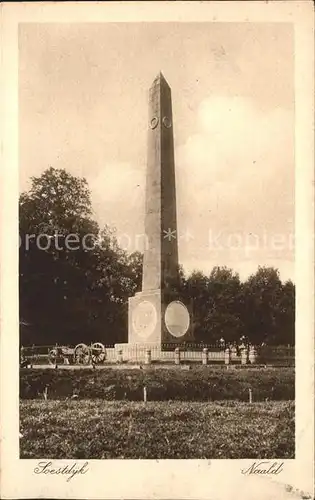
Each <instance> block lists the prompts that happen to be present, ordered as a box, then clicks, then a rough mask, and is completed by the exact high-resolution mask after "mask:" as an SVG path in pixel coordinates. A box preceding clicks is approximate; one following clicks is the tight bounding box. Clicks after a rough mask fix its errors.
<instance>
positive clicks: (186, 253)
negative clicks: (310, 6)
mask: <svg viewBox="0 0 315 500" xmlns="http://www.w3.org/2000/svg"><path fill="white" fill-rule="evenodd" d="M293 54H294V50H293V32H292V28H291V26H290V25H288V24H284V23H283V24H280V23H274V24H267V23H259V24H257V23H245V22H244V23H171V22H167V23H99V24H98V23H90V24H66V23H63V24H57V23H56V24H44V23H41V24H22V25H20V30H19V156H20V191H25V190H27V189H28V188H29V187H30V181H29V179H30V177H31V176H39V175H41V173H42V172H43V171H44V170H45V169H47V168H49V167H50V166H52V167H54V168H65V169H66V170H67V171H69V172H70V173H71V174H73V175H76V176H83V177H85V178H86V179H87V181H88V183H89V186H90V189H91V195H92V204H93V210H94V218H95V219H96V220H97V221H98V222H99V224H100V225H101V226H102V225H104V224H109V225H110V226H112V227H115V228H116V231H117V233H116V234H117V237H118V241H120V243H121V245H122V246H123V247H125V248H126V249H127V250H128V251H130V252H131V251H133V250H135V249H139V250H142V248H141V243H142V242H143V239H142V238H141V235H142V234H143V231H144V229H143V228H144V191H145V169H146V152H147V126H148V120H147V118H148V89H149V87H150V86H151V84H152V82H153V80H154V78H155V76H156V75H157V73H158V72H159V71H162V72H163V74H164V76H165V78H166V80H167V81H168V83H169V85H170V87H171V89H172V102H173V123H174V143H175V165H176V188H177V216H178V235H179V240H178V242H179V259H180V262H181V264H182V265H183V267H184V269H185V271H186V272H188V273H189V272H191V271H192V270H196V269H198V270H201V271H203V272H205V273H207V274H208V273H209V272H210V271H211V269H212V268H213V267H214V266H217V265H219V266H228V267H231V268H232V269H233V270H235V271H237V272H239V274H240V276H241V278H242V279H246V277H247V276H248V275H250V274H251V273H253V272H255V271H256V270H257V267H258V266H259V265H261V266H273V267H276V268H278V269H279V271H280V276H281V279H282V280H287V279H293V280H294V58H293Z"/></svg>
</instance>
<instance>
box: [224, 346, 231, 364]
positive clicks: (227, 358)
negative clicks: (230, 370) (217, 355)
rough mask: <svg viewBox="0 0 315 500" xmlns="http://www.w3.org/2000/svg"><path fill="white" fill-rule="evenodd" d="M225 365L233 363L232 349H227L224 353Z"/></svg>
mask: <svg viewBox="0 0 315 500" xmlns="http://www.w3.org/2000/svg"><path fill="white" fill-rule="evenodd" d="M224 363H225V364H226V365H229V364H230V363H231V349H230V348H229V347H227V348H226V349H225V351H224Z"/></svg>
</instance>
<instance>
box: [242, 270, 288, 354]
mask: <svg viewBox="0 0 315 500" xmlns="http://www.w3.org/2000/svg"><path fill="white" fill-rule="evenodd" d="M244 293H245V307H244V323H245V326H246V336H247V337H248V339H249V340H250V341H251V342H252V343H253V344H261V343H266V344H273V343H277V342H278V339H279V338H280V337H279V330H280V329H281V326H280V325H281V307H280V305H281V301H283V286H282V283H281V280H280V277H279V271H278V270H277V269H274V268H272V267H259V268H258V270H257V272H256V273H255V274H252V275H251V276H250V277H249V278H248V279H247V281H246V282H245V283H244ZM283 306H284V304H283ZM282 314H283V313H282ZM282 338H283V337H282Z"/></svg>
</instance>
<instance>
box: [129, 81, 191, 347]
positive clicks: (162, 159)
mask: <svg viewBox="0 0 315 500" xmlns="http://www.w3.org/2000/svg"><path fill="white" fill-rule="evenodd" d="M145 234H146V248H145V251H144V261H143V279H142V291H141V292H139V293H136V295H135V296H134V297H131V298H130V299H129V311H128V316H129V317H128V344H145V345H146V344H152V343H154V344H158V345H161V344H162V343H172V344H173V343H182V342H183V341H186V340H190V339H191V333H192V332H191V321H190V314H189V311H188V309H187V307H186V306H185V305H184V303H183V301H182V300H180V297H179V293H178V285H179V268H178V234H177V221H176V185H175V162H174V136H173V117H172V98H171V89H170V87H169V85H168V83H167V82H166V80H165V78H164V76H163V75H162V73H159V74H158V76H157V77H156V78H155V80H154V81H153V84H152V86H151V88H150V90H149V120H148V151H147V174H146V196H145Z"/></svg>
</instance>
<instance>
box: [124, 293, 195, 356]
mask: <svg viewBox="0 0 315 500" xmlns="http://www.w3.org/2000/svg"><path fill="white" fill-rule="evenodd" d="M175 297H176V296H175V295H174V294H173V295H172V297H166V296H165V294H164V293H162V292H161V290H149V291H148V290H146V291H143V292H139V293H136V295H135V296H134V297H131V298H129V311H128V318H129V320H128V343H130V344H145V345H147V344H148V345H150V344H151V345H152V344H155V345H160V346H162V344H175V345H174V348H175V347H176V345H177V344H179V343H183V342H188V341H191V340H192V328H191V321H190V314H189V311H188V308H187V307H186V306H185V305H184V303H183V302H182V301H180V300H172V299H174V298H175Z"/></svg>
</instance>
